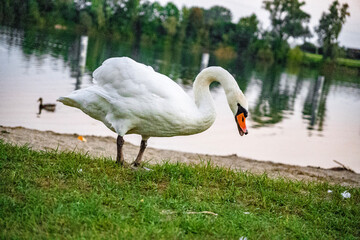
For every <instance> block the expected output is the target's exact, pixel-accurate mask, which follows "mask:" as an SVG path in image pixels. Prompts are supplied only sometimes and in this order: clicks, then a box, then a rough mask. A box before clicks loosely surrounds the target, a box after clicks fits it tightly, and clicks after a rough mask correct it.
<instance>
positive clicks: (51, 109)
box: [38, 98, 56, 114]
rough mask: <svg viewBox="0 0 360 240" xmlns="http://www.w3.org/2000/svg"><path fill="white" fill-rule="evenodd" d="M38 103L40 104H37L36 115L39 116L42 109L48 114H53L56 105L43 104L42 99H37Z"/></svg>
mask: <svg viewBox="0 0 360 240" xmlns="http://www.w3.org/2000/svg"><path fill="white" fill-rule="evenodd" d="M38 102H40V104H39V113H38V114H41V110H43V109H44V110H46V111H49V112H55V107H56V104H52V103H46V104H43V99H42V98H39V99H38Z"/></svg>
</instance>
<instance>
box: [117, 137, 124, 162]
mask: <svg viewBox="0 0 360 240" xmlns="http://www.w3.org/2000/svg"><path fill="white" fill-rule="evenodd" d="M124 143H125V141H124V138H123V137H122V136H120V135H118V137H117V140H116V145H117V155H116V163H117V164H119V165H121V166H124V163H125V160H124V154H123V151H122V148H123V146H124Z"/></svg>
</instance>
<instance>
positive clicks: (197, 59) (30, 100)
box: [0, 27, 360, 172]
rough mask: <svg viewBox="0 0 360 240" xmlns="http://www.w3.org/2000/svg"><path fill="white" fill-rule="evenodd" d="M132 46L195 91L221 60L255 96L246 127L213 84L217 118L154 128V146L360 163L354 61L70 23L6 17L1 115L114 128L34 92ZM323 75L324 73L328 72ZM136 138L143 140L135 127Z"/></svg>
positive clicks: (85, 81) (359, 99)
mask: <svg viewBox="0 0 360 240" xmlns="http://www.w3.org/2000/svg"><path fill="white" fill-rule="evenodd" d="M115 56H129V57H132V58H134V59H135V60H137V61H139V62H142V63H145V64H147V65H151V66H152V67H153V68H154V69H155V70H156V71H159V72H161V73H163V74H165V75H167V76H169V77H170V78H172V79H174V80H175V81H176V82H178V83H179V84H180V85H181V86H183V88H184V89H185V90H186V91H187V92H189V94H190V95H191V94H192V92H191V88H192V87H191V84H192V81H193V79H194V78H195V77H196V75H197V74H198V72H199V69H200V68H201V67H204V66H205V65H207V64H208V65H209V66H211V65H220V66H222V67H224V68H226V69H228V70H229V71H230V72H231V73H232V74H233V75H234V77H235V78H236V80H237V81H238V84H239V86H240V88H241V89H242V90H243V92H244V93H245V95H246V96H247V98H248V101H249V107H250V117H249V120H248V121H249V123H248V125H249V129H250V134H249V135H248V136H246V137H242V138H241V137H240V136H238V133H237V129H236V125H235V124H234V121H233V116H232V114H231V111H230V110H229V109H228V106H227V103H226V98H225V96H224V93H223V91H222V89H221V88H219V86H218V85H216V84H215V85H212V86H211V89H212V93H213V96H214V98H215V102H216V109H217V113H218V118H217V120H216V122H215V124H214V126H213V127H211V128H210V129H209V130H208V131H206V132H204V133H201V134H197V135H195V136H191V137H174V138H167V139H159V138H152V139H150V141H149V145H150V146H154V147H159V148H170V149H175V150H181V151H190V152H199V153H210V154H234V153H236V154H238V155H240V156H245V157H250V158H255V159H259V160H272V161H275V162H283V163H290V164H297V165H314V166H322V167H331V166H334V163H333V160H338V161H340V162H342V163H344V164H345V165H349V166H351V167H352V168H353V169H354V170H356V171H358V172H360V150H359V148H358V146H359V144H360V122H359V119H360V90H359V89H360V78H359V74H358V72H357V70H356V71H354V70H346V72H343V71H338V70H334V69H332V68H331V66H330V67H329V69H325V70H324V71H322V72H319V70H318V69H309V68H300V67H299V66H295V67H294V66H289V67H287V68H283V67H281V66H268V65H266V64H264V63H252V62H251V61H248V60H242V59H235V60H233V61H229V60H222V59H217V58H216V57H215V56H213V55H212V54H210V55H209V54H208V53H203V52H202V51H201V50H198V49H193V48H192V47H191V46H182V45H179V44H177V43H171V42H162V43H158V44H157V45H153V46H146V45H145V44H144V43H140V42H136V43H131V42H117V41H115V40H111V39H107V38H106V37H104V36H96V37H94V36H90V37H87V36H78V35H76V34H73V33H69V32H66V31H55V32H47V33H44V32H37V31H30V30H26V31H22V30H16V29H11V28H4V27H0V61H1V62H0V63H1V64H0V66H1V67H0V73H1V76H2V77H1V79H0V115H1V120H0V124H2V125H8V126H19V125H20V126H25V127H30V128H36V129H40V130H53V131H56V132H67V133H74V132H76V133H79V134H96V135H112V136H114V134H113V133H112V132H111V131H110V130H108V129H106V127H104V126H103V125H102V124H101V123H99V122H98V121H96V120H92V119H91V118H89V117H87V116H86V115H85V114H83V113H82V112H81V111H79V110H77V109H73V108H69V107H66V106H63V105H62V104H58V105H57V106H56V112H55V113H51V112H42V115H41V118H36V115H35V116H34V113H35V112H37V110H38V106H36V105H35V103H36V99H38V98H39V96H42V97H43V98H44V99H46V101H49V102H50V103H53V102H55V100H56V99H57V98H58V97H59V96H61V95H66V94H68V93H69V92H71V91H73V90H74V89H80V88H84V87H87V86H89V85H91V84H92V78H91V73H92V72H93V71H94V70H95V69H96V68H97V67H98V66H99V65H100V64H101V63H102V62H103V61H104V60H105V59H107V58H109V57H115ZM322 75H324V77H321V76H322ZM128 140H130V141H132V142H134V143H137V144H138V142H137V141H139V139H138V138H137V137H134V136H130V137H128Z"/></svg>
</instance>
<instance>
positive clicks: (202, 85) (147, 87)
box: [59, 57, 247, 139]
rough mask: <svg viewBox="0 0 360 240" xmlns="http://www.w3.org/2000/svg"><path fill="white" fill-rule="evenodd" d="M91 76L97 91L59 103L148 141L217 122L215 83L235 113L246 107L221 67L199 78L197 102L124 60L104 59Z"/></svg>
mask: <svg viewBox="0 0 360 240" xmlns="http://www.w3.org/2000/svg"><path fill="white" fill-rule="evenodd" d="M93 77H94V83H95V84H94V85H93V86H90V87H88V88H85V89H80V90H77V91H74V92H72V93H71V94H70V95H68V96H65V97H61V98H59V101H60V102H63V103H64V104H66V105H69V106H73V107H76V108H79V109H81V110H82V111H83V112H85V113H86V114H88V115H89V116H91V117H93V118H95V119H97V120H100V121H102V122H103V123H104V124H105V125H106V126H107V127H108V128H110V129H112V130H113V131H115V132H116V133H118V134H119V135H120V136H124V135H125V134H127V133H136V134H140V135H142V136H143V138H144V139H147V138H149V137H169V136H176V135H189V134H195V133H199V132H202V131H204V130H206V129H207V128H209V127H210V126H211V125H212V123H213V122H214V120H215V111H214V106H213V102H212V99H211V95H210V92H209V84H210V82H211V81H214V80H215V81H219V82H220V83H221V84H222V85H223V87H224V89H225V92H226V94H227V97H228V101H229V105H230V108H231V109H232V110H233V112H234V111H235V110H234V109H235V108H236V104H237V102H238V103H240V104H242V105H243V106H244V107H245V108H247V102H246V99H245V97H244V96H243V94H242V92H241V90H240V89H239V87H238V86H237V84H236V82H235V80H234V79H233V78H232V76H231V75H230V74H229V73H228V72H227V71H226V70H224V69H222V68H219V67H212V68H211V67H210V68H207V69H205V70H203V71H202V72H201V73H200V74H199V75H198V77H197V79H196V81H195V83H194V95H195V100H196V101H195V102H194V100H192V99H191V98H190V97H189V96H188V94H186V93H185V92H184V90H183V89H182V88H181V87H180V86H179V85H178V84H176V83H175V82H174V81H172V80H171V79H170V78H168V77H167V76H165V75H163V74H160V73H157V72H155V71H154V70H153V69H152V68H151V67H149V66H146V65H144V64H141V63H137V62H135V61H134V60H132V59H130V58H126V57H122V58H110V59H108V60H106V61H105V62H104V63H103V64H102V65H101V66H100V67H99V68H98V69H96V70H95V71H94V73H93ZM196 82H197V83H196ZM209 97H210V99H209ZM232 101H233V103H232ZM234 114H235V112H234Z"/></svg>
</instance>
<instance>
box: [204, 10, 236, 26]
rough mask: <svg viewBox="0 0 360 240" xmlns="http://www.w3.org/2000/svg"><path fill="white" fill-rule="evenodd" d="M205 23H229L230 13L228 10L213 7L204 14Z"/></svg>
mask: <svg viewBox="0 0 360 240" xmlns="http://www.w3.org/2000/svg"><path fill="white" fill-rule="evenodd" d="M204 20H205V23H206V24H208V25H213V24H215V23H225V22H228V23H229V22H231V20H232V13H231V11H230V10H229V9H227V8H225V7H222V6H213V7H211V8H210V9H209V10H205V13H204Z"/></svg>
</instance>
